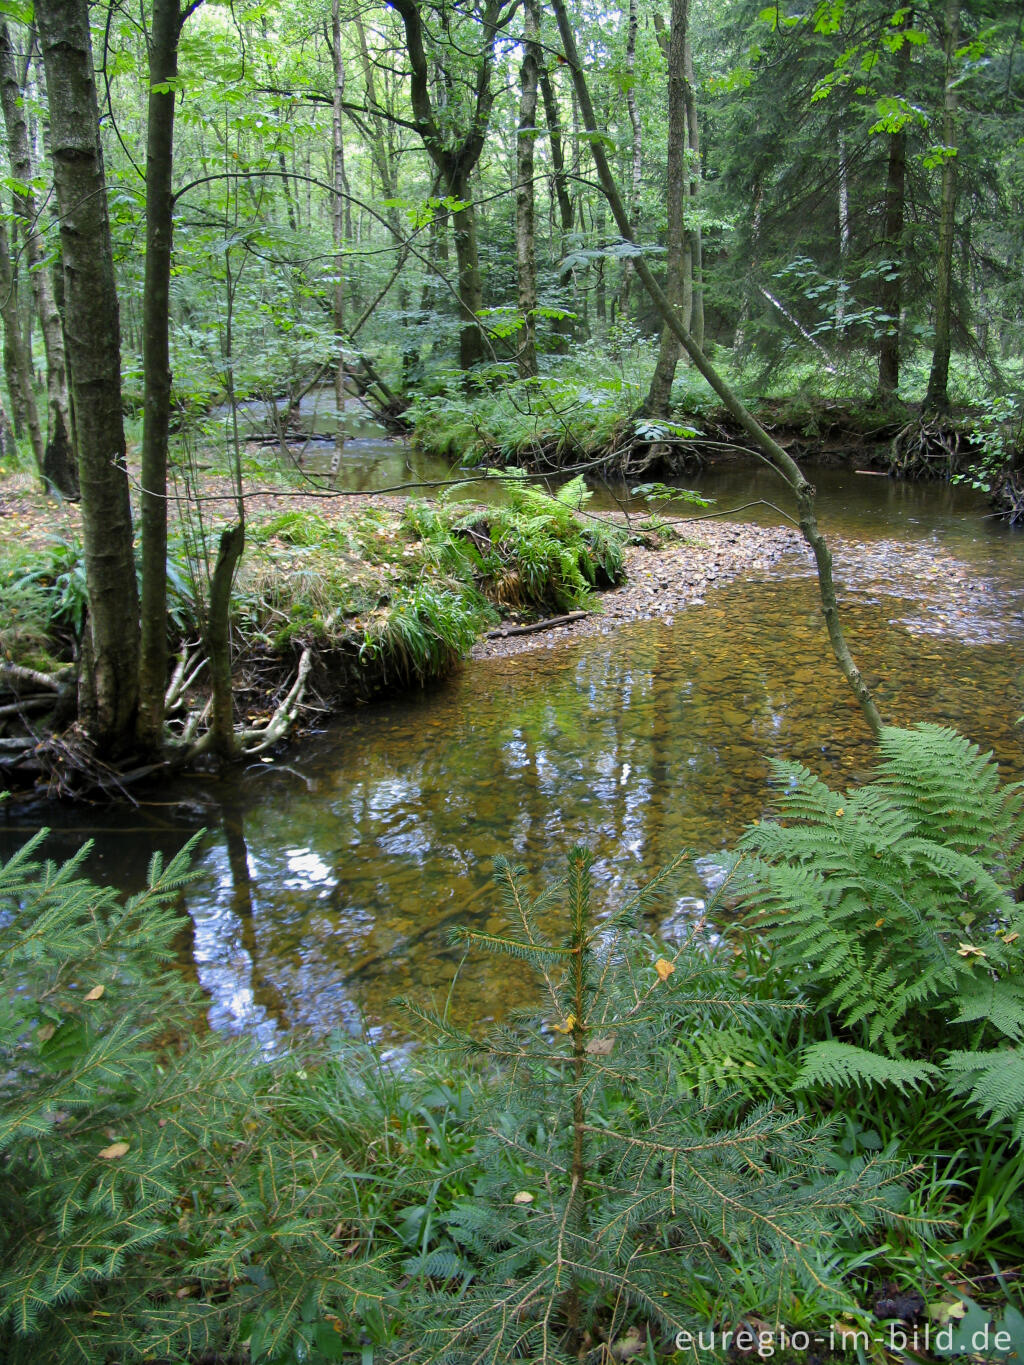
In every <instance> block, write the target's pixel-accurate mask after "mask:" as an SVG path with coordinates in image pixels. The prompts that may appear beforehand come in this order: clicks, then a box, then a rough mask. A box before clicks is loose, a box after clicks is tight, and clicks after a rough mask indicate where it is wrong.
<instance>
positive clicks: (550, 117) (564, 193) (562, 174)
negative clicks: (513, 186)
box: [540, 66, 575, 355]
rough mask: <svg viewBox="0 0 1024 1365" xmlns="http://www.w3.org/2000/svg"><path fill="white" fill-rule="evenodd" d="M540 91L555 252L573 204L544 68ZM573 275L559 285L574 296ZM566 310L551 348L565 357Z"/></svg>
mask: <svg viewBox="0 0 1024 1365" xmlns="http://www.w3.org/2000/svg"><path fill="white" fill-rule="evenodd" d="M540 92H541V96H542V98H543V100H544V117H545V121H546V122H547V125H548V145H549V147H550V148H551V167H552V172H553V174H552V181H553V183H554V190H555V199H556V202H557V204H558V226H559V243H558V245H559V251H560V252H564V251H565V248H566V246H567V245H568V241H569V237H570V235H571V233H572V228H573V218H574V214H573V203H572V197H571V195H570V194H569V177H568V175H567V174H566V170H565V153H564V151H563V149H562V123H561V119H560V118H559V114H558V101H557V100H556V99H555V95H554V91H553V90H552V87H551V78H550V77H549V76H548V73H547V69H546V68H545V67H544V66H541V68H540ZM574 281H575V273H574V272H571V271H570V272H569V278H568V279H567V280H563V285H568V286H569V288H570V289H571V290H572V295H571V297H572V296H574V295H575V285H574ZM567 314H568V310H567V313H566V315H565V316H563V317H560V318H556V319H555V322H554V329H553V330H554V333H555V346H554V349H555V351H556V352H557V353H558V354H559V355H565V354H566V353H567V352H568V350H569V339H570V337H571V336H572V332H573V321H574V319H573V318H571V317H569V316H568V315H567Z"/></svg>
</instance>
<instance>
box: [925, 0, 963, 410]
mask: <svg viewBox="0 0 1024 1365" xmlns="http://www.w3.org/2000/svg"><path fill="white" fill-rule="evenodd" d="M944 28H945V40H946V41H945V48H946V79H945V83H944V90H943V111H942V141H943V144H944V146H945V155H944V156H943V159H942V188H941V201H940V210H939V246H938V260H937V272H936V273H937V281H936V288H935V348H934V350H933V351H932V367H931V373H930V374H929V375H928V392H927V393H926V394H925V399H924V411H925V412H926V413H928V412H934V413H942V412H946V411H947V410H948V408H949V395H948V393H947V386H948V383H949V355H950V322H951V314H952V295H953V237H954V234H955V229H956V220H955V213H956V160H957V145H956V139H957V107H958V101H957V89H956V69H955V65H954V63H955V60H956V50H957V48H958V47H959V45H960V0H946V14H945V22H944Z"/></svg>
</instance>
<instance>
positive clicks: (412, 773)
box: [52, 480, 1024, 1041]
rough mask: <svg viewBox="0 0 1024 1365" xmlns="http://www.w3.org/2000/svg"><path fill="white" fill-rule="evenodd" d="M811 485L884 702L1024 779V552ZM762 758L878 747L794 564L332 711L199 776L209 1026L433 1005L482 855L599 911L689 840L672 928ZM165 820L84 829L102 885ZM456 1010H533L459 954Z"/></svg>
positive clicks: (855, 760)
mask: <svg viewBox="0 0 1024 1365" xmlns="http://www.w3.org/2000/svg"><path fill="white" fill-rule="evenodd" d="M863 482H864V483H870V484H872V485H873V486H877V484H878V483H879V482H880V481H877V480H864V481H863ZM825 491H826V497H825V502H826V507H827V508H830V509H831V510H829V512H828V515H829V516H830V517H832V519H833V521H835V523H836V527H837V529H838V530H839V532H840V535H841V536H844V537H845V538H846V539H845V541H844V543H843V544H841V545H840V547H839V553H838V554H837V572H838V576H839V578H840V580H841V581H842V582H843V583H844V584H845V585H846V586H845V588H844V591H843V597H844V606H845V609H846V618H845V619H846V623H847V628H848V631H849V634H850V637H851V644H852V646H853V649H854V652H855V654H856V656H857V658H858V660H859V661H860V663H861V665H862V667H863V668H864V671H865V674H866V675H867V677H868V680H869V683H870V684H871V686H872V687H873V688H874V690H875V693H876V696H877V699H878V702H879V705H880V708H881V710H882V712H883V715H885V716H886V718H887V719H890V720H892V721H894V722H897V723H905V722H911V721H913V720H916V719H918V718H927V719H930V720H936V721H940V722H947V723H950V724H954V725H957V726H959V727H960V728H961V729H963V730H964V731H965V732H966V733H967V734H968V735H970V736H971V737H972V738H974V739H976V740H978V741H979V742H980V743H982V744H983V745H984V746H985V747H992V748H994V749H995V751H996V755H997V757H998V758H999V760H1000V762H1001V763H1002V764H1003V765H1004V769H1005V771H1006V774H1007V775H1008V776H1019V775H1020V773H1021V770H1022V763H1021V749H1020V743H1019V739H1018V732H1017V731H1016V729H1015V726H1014V722H1015V720H1016V717H1017V716H1019V715H1020V714H1021V712H1022V711H1024V632H1022V631H1021V629H1020V627H1021V622H1022V606H1024V553H1022V552H1024V542H1021V541H1020V540H1019V539H1015V538H1013V537H1012V536H1009V535H1007V534H1005V533H1003V534H1000V535H996V534H993V533H992V531H991V530H990V528H988V527H986V526H984V525H982V524H981V523H979V522H977V521H976V520H974V521H972V520H969V519H968V520H966V521H965V520H963V519H962V517H960V516H959V515H956V513H957V497H958V496H959V495H957V497H954V498H953V499H952V501H950V499H949V498H948V497H947V493H946V490H936V489H932V490H921V489H919V488H918V489H916V490H914V498H913V499H909V498H908V499H903V500H902V501H900V502H899V507H901V508H902V512H903V514H904V515H902V517H895V518H894V519H895V521H896V523H897V524H896V525H895V526H894V525H893V521H892V520H890V521H889V522H887V523H886V522H885V521H884V520H883V518H882V517H881V516H880V515H879V512H878V508H877V505H876V506H874V507H871V506H868V505H866V503H865V502H864V501H862V502H861V503H860V504H858V505H857V507H856V509H854V511H849V509H847V511H846V513H845V520H842V519H841V518H840V511H841V510H842V499H843V498H849V497H850V496H851V495H850V494H849V493H848V492H843V493H841V492H840V490H838V489H837V490H835V493H834V496H833V495H832V494H831V493H830V492H829V490H828V489H826V490H825ZM933 494H934V495H938V498H937V511H936V515H935V519H934V521H933V523H932V525H931V526H929V525H928V524H927V517H926V516H925V515H924V511H926V510H927V498H928V497H930V496H932V495H933ZM837 508H839V509H840V511H837V510H836V509H837ZM908 509H909V512H912V515H910V516H909V518H908V515H906V514H908ZM922 509H924V511H923V510H922ZM949 509H952V510H949ZM771 756H783V757H792V758H796V759H799V760H800V761H802V762H805V763H807V764H808V765H810V766H812V767H813V768H814V769H815V770H816V771H817V772H819V773H820V774H821V775H822V776H824V777H825V778H826V780H828V781H831V782H832V783H834V784H836V785H843V784H846V783H847V782H849V781H850V780H853V779H855V778H856V777H857V776H858V775H860V774H862V773H863V772H864V771H865V770H866V768H867V766H868V765H869V763H870V760H871V742H870V736H869V734H868V732H867V729H866V727H865V725H864V723H863V720H862V719H861V716H860V713H859V711H858V710H857V709H856V706H855V704H854V703H853V701H852V698H851V697H850V696H849V695H848V692H847V690H846V688H845V685H844V684H843V683H842V681H841V680H840V679H839V677H838V674H837V671H836V668H835V665H834V663H833V661H832V659H831V656H830V655H829V653H828V647H827V641H826V638H825V632H824V629H823V627H822V624H821V613H820V607H819V605H818V602H817V599H816V596H815V591H814V585H813V581H812V580H811V579H810V578H809V577H808V576H807V568H806V564H805V563H804V561H803V559H802V558H800V559H796V560H794V562H793V563H792V564H791V565H783V566H781V567H780V568H779V570H777V571H773V572H772V573H771V574H765V575H764V576H763V581H760V582H754V583H736V584H733V585H731V586H728V587H726V588H723V589H719V590H717V591H715V592H713V593H710V594H709V595H708V599H707V602H706V603H705V604H704V605H703V606H698V607H694V608H692V609H690V610H688V611H687V612H685V613H684V614H683V615H681V616H680V617H679V618H677V619H676V620H675V621H674V622H673V623H671V624H665V623H662V622H646V623H640V624H636V625H633V626H627V627H621V628H619V629H618V630H616V631H615V632H613V633H610V634H608V635H607V636H599V637H597V638H592V639H589V640H586V641H582V642H578V643H575V644H563V645H560V646H558V647H555V648H552V649H548V650H543V651H540V652H537V653H532V654H527V655H524V656H520V657H518V658H513V659H507V660H493V661H489V662H486V663H476V664H473V665H471V666H467V667H466V668H464V669H463V670H462V671H461V672H460V673H458V674H457V675H456V676H455V677H453V678H452V679H451V680H450V681H449V682H448V683H447V684H445V685H444V686H442V687H439V688H437V689H435V690H433V691H431V692H429V693H427V694H423V695H419V696H415V697H412V698H409V699H406V700H394V701H391V702H387V703H382V704H380V705H378V706H375V707H372V708H365V709H363V710H360V711H358V712H356V713H354V714H353V715H352V716H350V717H347V718H344V719H342V720H340V721H338V722H337V723H335V724H333V725H332V726H331V727H330V728H329V729H328V730H327V731H325V732H324V733H323V734H322V735H320V736H319V737H317V738H316V739H314V740H312V741H308V742H306V743H304V744H303V745H301V746H299V747H297V748H296V749H295V750H293V751H292V752H291V753H290V754H289V755H288V759H287V763H286V764H283V765H280V766H278V765H263V764H257V765H255V766H254V767H253V768H252V769H251V770H249V771H247V772H245V773H243V774H242V775H241V776H240V777H238V778H237V779H235V780H234V781H233V782H231V783H209V782H207V783H205V784H201V783H193V784H190V785H189V786H188V787H187V788H183V789H182V792H181V795H183V796H187V797H188V799H189V800H190V801H193V802H198V803H199V804H200V805H201V806H204V807H205V812H199V813H197V814H196V816H195V821H196V822H200V823H207V824H209V825H210V826H211V827H212V828H213V830H214V832H213V833H212V834H211V835H210V836H209V837H208V840H207V843H206V845H205V848H204V852H203V855H202V860H201V867H200V873H201V875H200V880H199V883H198V884H197V886H196V888H195V889H194V891H192V892H191V893H190V894H189V897H188V908H189V912H190V914H191V916H192V920H193V925H194V943H193V953H194V959H195V962H196V967H197V971H198V973H199V977H200V980H201V981H202V983H203V985H204V986H205V987H206V989H207V990H208V991H209V993H210V996H211V1000H212V1007H211V1018H212V1019H213V1021H214V1023H215V1024H216V1025H217V1026H218V1027H231V1028H248V1029H252V1030H254V1031H255V1032H256V1033H257V1034H258V1035H259V1036H260V1037H261V1038H263V1039H264V1040H265V1041H270V1040H271V1039H272V1038H273V1037H274V1036H276V1035H278V1034H280V1033H281V1032H282V1031H284V1030H287V1029H296V1028H297V1029H300V1030H308V1031H312V1032H323V1031H325V1030H328V1029H331V1028H337V1027H341V1028H346V1029H349V1030H350V1031H352V1032H359V1031H361V1030H363V1029H364V1028H365V1029H367V1030H368V1031H370V1032H371V1033H374V1034H375V1035H376V1036H378V1037H387V1036H393V1033H394V1032H395V1031H396V1030H397V1031H398V1032H401V1023H400V1021H397V1022H396V1020H397V1016H396V1014H395V1011H394V1009H393V1007H392V1005H391V1001H392V1000H393V998H394V997H395V996H399V995H412V996H416V997H418V998H420V999H424V998H426V997H429V996H431V995H433V997H434V998H435V999H442V998H443V996H444V993H445V991H446V990H447V987H448V983H449V981H450V979H451V976H452V974H453V972H454V971H455V969H456V967H457V966H458V964H459V957H458V954H457V952H456V951H455V950H453V949H452V948H451V947H450V946H449V944H448V939H447V930H448V929H449V928H450V927H451V925H452V924H454V923H458V922H473V923H476V924H478V925H483V926H485V927H487V928H491V929H496V928H497V927H498V926H499V923H500V921H499V919H498V917H497V901H496V896H495V893H494V891H493V888H492V886H491V882H490V863H491V860H492V858H493V857H494V856H495V855H496V854H498V853H504V854H507V855H509V856H510V857H512V858H513V859H514V860H515V861H518V862H521V863H523V864H524V865H526V866H527V867H528V868H529V870H530V872H531V875H532V878H533V884H534V885H535V886H536V887H537V888H538V889H539V888H540V886H541V885H542V884H543V883H544V882H545V881H546V880H549V879H552V878H556V877H558V876H559V875H561V873H562V871H563V870H564V862H565V855H566V852H567V851H568V849H569V848H570V847H571V846H572V844H573V843H575V842H578V841H582V842H586V843H587V844H589V845H590V847H591V848H592V849H593V850H594V853H595V857H596V868H595V878H594V881H595V888H596V891H595V895H596V899H597V902H598V905H599V906H600V907H611V906H614V905H616V904H618V903H620V902H621V900H622V899H623V898H624V897H625V896H626V895H627V894H628V893H629V892H631V891H632V890H633V889H635V888H636V886H637V885H639V884H640V882H641V881H642V880H644V879H645V878H646V877H648V876H650V875H652V874H653V873H654V872H656V871H657V870H658V869H659V868H660V867H661V866H663V865H664V864H665V863H667V862H668V861H669V860H670V859H671V858H672V857H674V855H675V854H676V853H677V852H678V851H679V850H680V849H681V848H690V849H692V850H693V851H694V853H695V855H696V861H695V862H693V863H692V864H691V865H690V866H689V867H688V868H687V869H686V870H685V871H684V873H683V874H682V875H681V877H680V879H679V882H678V884H677V885H676V886H675V887H674V888H673V889H672V892H671V894H670V895H669V896H668V897H667V899H666V900H665V901H664V903H663V904H662V906H661V908H660V910H659V911H658V916H657V919H656V922H657V923H660V924H661V925H662V927H663V928H664V929H665V930H666V931H669V932H673V933H682V932H685V927H686V925H687V924H688V923H689V922H691V921H692V918H693V917H694V916H695V915H697V914H699V913H700V911H701V909H702V907H703V905H704V902H705V900H706V898H707V895H708V892H709V889H713V888H714V886H715V885H716V884H717V880H718V879H719V878H720V876H721V863H720V857H721V853H722V850H724V849H725V848H727V847H728V846H730V845H731V844H732V843H733V842H734V841H735V839H736V837H737V836H738V834H739V833H740V831H741V830H742V829H743V827H744V826H745V825H746V823H747V822H748V821H750V820H752V819H754V818H756V817H758V816H760V815H761V814H762V813H763V812H764V810H765V808H766V806H770V803H771V788H770V785H769V768H768V761H767V760H768V758H769V757H771ZM173 797H174V794H173V793H171V794H168V797H167V799H168V800H171V799H173ZM124 819H125V817H124V814H123V812H122V813H118V814H117V815H116V816H112V817H111V821H112V823H113V822H115V821H117V822H122V823H123V821H124ZM97 823H100V822H99V821H97ZM181 829H182V826H181V824H180V822H176V821H175V820H173V819H171V818H170V812H169V811H168V813H167V816H165V817H161V814H160V812H159V811H157V810H156V809H155V808H154V809H153V810H150V811H144V812H142V813H140V816H139V819H138V825H137V828H136V829H135V830H134V846H132V844H131V843H130V842H129V841H126V840H125V839H124V838H123V832H122V834H120V835H116V836H114V837H112V838H110V839H101V842H100V844H99V846H98V853H97V862H96V863H95V864H94V867H93V869H92V870H93V871H94V874H95V875H100V876H103V877H105V878H108V879H110V880H115V881H116V880H120V881H122V882H125V883H129V884H130V883H132V882H133V881H134V882H135V883H136V884H137V880H138V878H139V877H140V876H141V868H142V866H143V865H144V862H145V860H146V858H148V854H149V852H150V850H151V849H152V847H153V846H154V845H158V846H161V847H163V848H165V849H167V850H170V849H172V848H173V847H174V846H176V845H177V844H179V843H180V842H181V841H182V835H181ZM79 838H80V835H79V834H77V833H74V832H69V833H68V835H67V838H66V842H65V844H64V845H63V847H56V848H54V849H53V851H52V856H62V855H63V854H64V853H65V852H67V851H70V849H69V846H70V845H73V844H74V842H75V841H76V840H77V839H79ZM549 913H550V914H551V915H552V917H553V919H554V920H555V921H557V916H558V913H559V910H558V908H557V906H556V907H555V908H553V909H552V910H551V911H550V912H549ZM456 1000H457V1005H458V1011H457V1012H459V1011H461V1017H463V1018H471V1017H481V1016H489V1015H494V1014H497V1013H499V1012H501V1011H502V1010H505V1009H507V1008H509V1007H510V1006H515V1005H517V1004H522V1003H525V996H524V986H523V983H522V981H521V980H520V979H519V978H517V976H516V975H515V973H514V972H511V971H510V969H509V964H508V963H507V962H506V961H505V960H504V959H501V958H487V957H484V958H474V959H472V960H471V961H470V962H468V963H466V964H465V965H464V966H463V967H462V969H461V976H460V983H459V990H458V993H457V996H456Z"/></svg>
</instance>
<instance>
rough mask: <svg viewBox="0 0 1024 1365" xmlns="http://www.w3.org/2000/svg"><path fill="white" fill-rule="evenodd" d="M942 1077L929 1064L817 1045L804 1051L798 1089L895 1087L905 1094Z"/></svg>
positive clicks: (841, 1045)
mask: <svg viewBox="0 0 1024 1365" xmlns="http://www.w3.org/2000/svg"><path fill="white" fill-rule="evenodd" d="M939 1074H940V1073H939V1068H938V1067H937V1066H932V1065H931V1064H930V1063H928V1062H907V1061H903V1060H902V1059H901V1058H893V1057H882V1056H880V1055H879V1054H878V1053H877V1052H869V1051H867V1049H865V1048H862V1047H851V1045H850V1044H849V1043H837V1042H835V1041H831V1042H825V1043H813V1044H812V1045H811V1046H810V1047H808V1048H807V1049H806V1050H805V1051H804V1054H803V1057H802V1065H801V1067H800V1072H799V1074H798V1075H797V1078H796V1085H797V1086H798V1087H799V1088H800V1089H809V1088H810V1087H812V1086H819V1085H831V1086H844V1085H853V1084H858V1085H891V1086H895V1087H896V1089H897V1090H903V1091H905V1090H907V1089H908V1088H909V1089H911V1090H916V1089H917V1088H918V1086H920V1085H922V1084H927V1083H928V1082H929V1081H931V1080H933V1079H934V1078H935V1077H936V1076H938V1075H939Z"/></svg>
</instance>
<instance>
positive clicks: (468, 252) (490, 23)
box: [392, 0, 516, 370]
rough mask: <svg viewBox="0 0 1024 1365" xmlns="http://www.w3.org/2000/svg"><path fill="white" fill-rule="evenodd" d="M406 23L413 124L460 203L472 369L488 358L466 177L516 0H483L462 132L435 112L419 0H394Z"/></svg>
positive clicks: (464, 362)
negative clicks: (503, 29) (501, 37)
mask: <svg viewBox="0 0 1024 1365" xmlns="http://www.w3.org/2000/svg"><path fill="white" fill-rule="evenodd" d="M392 8H393V9H395V10H397V11H398V14H399V15H400V16H401V19H402V23H403V26H404V28H405V38H406V49H407V51H408V55H409V64H410V67H411V70H412V80H411V84H410V87H409V95H410V100H411V103H412V110H413V117H414V120H415V124H416V130H417V132H418V133H419V135H420V137H421V138H422V139H423V145H424V147H425V148H426V149H427V152H428V153H429V155H430V158H431V160H432V161H433V162H434V165H435V166H436V167H437V169H438V170H439V171H440V173H441V178H442V181H443V183H444V187H445V189H446V191H447V193H448V194H449V195H451V196H452V198H454V199H456V200H457V201H458V202H459V203H460V204H461V205H463V207H462V208H459V209H456V210H454V211H453V212H452V226H453V228H454V236H455V256H456V260H457V262H458V272H459V284H458V289H459V313H460V316H461V317H462V319H463V326H462V331H461V333H460V336H459V364H460V365H461V367H462V369H464V370H469V369H472V368H473V366H474V365H478V364H480V362H481V361H483V360H485V359H486V358H487V354H488V352H487V347H486V341H485V337H484V334H483V331H482V329H481V327H480V322H479V318H478V316H477V315H478V313H479V312H480V310H481V309H482V307H483V279H482V276H481V274H480V261H479V256H478V253H477V234H476V209H475V206H474V204H473V200H472V195H471V194H470V188H469V180H470V176H471V174H472V172H473V168H474V166H475V165H476V164H477V162H478V161H479V159H480V153H481V152H482V151H483V146H484V139H485V137H486V134H487V126H488V122H489V120H490V114H491V107H492V105H493V104H494V92H493V90H492V89H491V70H492V67H493V65H494V41H495V37H496V35H497V31H498V28H499V26H501V25H503V24H504V23H505V22H507V20H508V19H509V18H510V17H511V15H512V13H513V12H514V10H515V8H516V4H515V0H512V3H511V5H510V7H509V8H507V9H506V10H504V11H503V10H502V5H501V2H500V0H487V4H486V6H485V8H484V10H483V12H482V14H481V15H480V24H481V27H482V28H483V32H484V37H483V42H482V44H481V47H480V49H479V51H478V52H477V53H476V54H474V55H475V61H476V65H475V67H473V68H470V71H471V78H470V79H468V80H467V84H468V85H469V87H470V90H471V99H472V112H471V114H470V117H469V126H468V128H466V130H465V132H464V133H463V135H462V136H461V137H453V135H452V133H451V131H450V130H449V129H448V128H447V127H446V118H447V111H445V110H442V111H441V112H442V115H443V116H442V117H441V118H438V117H437V114H436V112H435V107H434V104H435V102H434V98H433V96H432V95H431V91H430V68H429V66H428V63H427V54H426V49H425V47H424V36H425V30H424V25H423V20H422V17H421V15H420V10H419V3H418V0H392Z"/></svg>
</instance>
